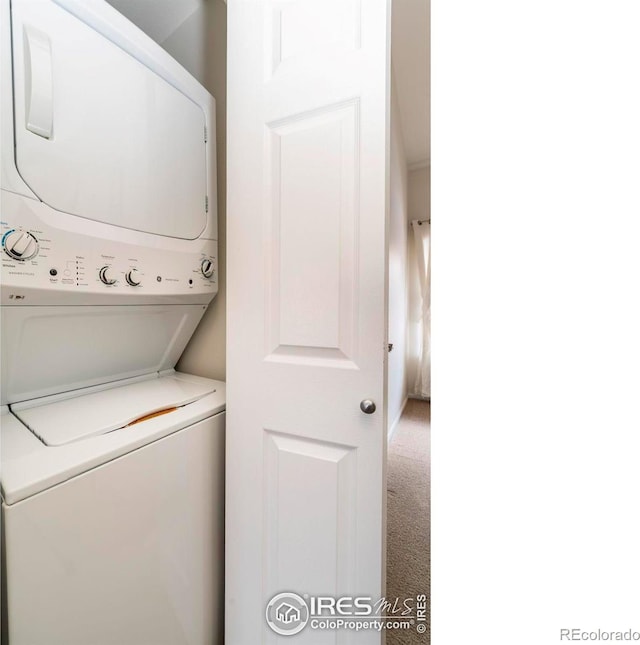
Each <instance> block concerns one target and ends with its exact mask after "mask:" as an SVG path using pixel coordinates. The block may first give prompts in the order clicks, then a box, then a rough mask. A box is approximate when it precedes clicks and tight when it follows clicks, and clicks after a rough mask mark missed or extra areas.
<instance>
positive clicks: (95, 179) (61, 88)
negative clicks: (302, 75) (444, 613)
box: [0, 0, 225, 645]
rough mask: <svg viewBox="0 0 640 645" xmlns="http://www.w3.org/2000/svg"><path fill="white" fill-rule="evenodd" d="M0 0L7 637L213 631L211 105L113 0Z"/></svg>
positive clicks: (219, 521)
mask: <svg viewBox="0 0 640 645" xmlns="http://www.w3.org/2000/svg"><path fill="white" fill-rule="evenodd" d="M0 1H1V15H0V17H1V21H2V22H1V24H0V30H1V36H2V41H1V47H2V51H1V66H2V68H1V74H2V77H1V80H0V84H1V92H2V95H1V131H0V134H1V159H2V193H1V195H2V202H1V208H2V211H1V216H0V226H1V232H0V235H1V238H2V251H1V252H0V253H1V255H2V274H1V299H2V318H1V324H2V326H1V329H0V332H1V356H0V358H1V361H2V372H1V384H0V385H1V397H2V400H1V404H2V417H1V430H0V439H1V443H0V450H1V460H2V462H1V463H2V470H1V484H2V570H3V574H2V583H3V588H2V608H3V612H2V633H3V643H8V645H162V644H166V645H180V644H189V645H205V644H206V645H210V644H211V643H216V642H221V639H222V636H221V624H222V590H223V577H222V570H223V561H224V553H223V522H224V510H223V500H224V492H223V489H224V409H225V391H224V383H222V382H219V381H212V380H209V379H205V378H200V377H197V376H192V375H188V374H183V373H179V372H176V371H175V370H174V367H175V364H176V362H177V360H178V359H179V357H180V355H181V354H182V351H183V349H184V347H185V345H186V344H187V342H188V341H189V339H190V337H191V335H192V334H193V332H194V330H195V329H196V326H197V325H198V323H199V321H200V320H201V318H202V316H203V314H204V312H205V310H206V308H207V306H208V304H209V303H210V302H211V300H212V298H213V297H214V296H215V294H216V292H217V289H218V283H217V275H218V273H217V257H218V253H217V215H216V201H217V200H216V187H215V180H214V178H215V103H214V99H213V98H212V97H211V96H210V95H209V94H208V93H207V92H206V90H205V89H204V88H203V87H202V86H201V85H200V84H199V83H198V82H197V81H195V80H194V79H193V78H192V77H191V76H190V75H189V74H188V73H187V72H186V71H185V70H184V69H183V68H182V67H181V66H180V65H178V63H176V62H175V61H174V60H173V59H172V58H171V57H170V56H169V55H168V54H167V53H166V52H165V51H164V50H162V49H161V48H160V47H159V46H158V45H157V44H155V43H154V42H153V41H151V40H150V39H149V38H148V37H146V36H145V35H144V34H143V33H142V32H141V31H140V30H138V29H137V28H136V27H135V26H133V25H132V24H131V23H129V22H128V21H127V20H126V19H125V18H124V17H123V16H121V15H120V14H119V13H118V12H117V11H115V10H114V9H113V8H112V7H110V6H109V5H108V4H106V2H104V1H102V0H11V1H9V0H0Z"/></svg>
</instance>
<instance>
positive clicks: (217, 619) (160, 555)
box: [2, 373, 225, 645]
mask: <svg viewBox="0 0 640 645" xmlns="http://www.w3.org/2000/svg"><path fill="white" fill-rule="evenodd" d="M134 381H136V382H133V383H131V382H130V383H128V384H126V385H122V384H120V385H118V386H116V387H112V388H110V389H107V390H100V388H98V390H99V391H97V392H94V393H92V394H83V395H82V396H79V397H77V398H69V399H65V398H62V399H58V400H56V401H53V402H51V401H49V402H47V403H44V404H43V405H39V402H36V405H35V407H24V408H23V407H21V406H17V407H18V408H20V409H18V410H15V406H14V411H15V414H12V413H11V412H8V411H6V410H5V412H4V413H3V415H2V488H3V509H2V511H3V524H4V533H5V544H6V563H5V570H4V573H5V576H6V585H7V598H6V602H7V618H8V625H7V627H8V630H7V631H8V636H9V640H8V642H9V643H10V644H11V645H27V644H28V645H144V644H148V645H165V644H166V645H178V644H183V643H184V644H187V643H188V644H190V645H191V644H197V645H204V644H211V643H221V642H222V633H221V631H222V605H223V603H222V598H223V563H224V544H223V535H222V527H223V522H224V401H225V398H224V384H223V383H220V382H217V381H211V380H208V379H202V378H198V377H194V376H187V375H182V374H179V373H167V374H164V375H161V376H156V377H151V378H144V379H142V380H136V379H134ZM194 397H197V398H196V399H195V400H193V401H192V402H190V403H186V404H185V403H184V401H189V400H191V399H193V398H194ZM53 398H54V399H55V398H56V397H53ZM145 404H146V405H145ZM167 404H170V405H171V406H182V407H178V409H177V410H175V411H173V412H171V413H167V414H163V415H160V416H157V417H155V418H151V419H148V420H146V421H144V422H141V423H137V424H134V425H131V426H129V427H126V426H125V428H124V429H120V430H113V431H109V430H108V429H109V428H110V427H112V426H113V425H118V426H120V425H121V424H122V423H123V422H125V421H126V419H128V418H129V417H130V416H131V414H130V413H131V412H133V411H136V413H139V412H141V411H143V410H144V409H146V410H148V411H149V412H150V413H151V412H153V410H154V409H156V408H157V407H161V408H162V409H166V406H167ZM109 411H111V413H110V412H109ZM23 423H24V424H27V425H29V427H31V428H33V429H34V432H37V433H38V434H39V435H40V437H41V438H43V439H44V440H46V441H47V443H44V441H43V440H42V439H41V438H39V437H38V436H36V435H35V434H34V433H33V432H30V431H29V430H28V429H27V427H25V425H23ZM83 431H84V432H85V433H86V435H85V436H82V432H83Z"/></svg>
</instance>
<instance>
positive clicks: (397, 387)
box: [387, 82, 408, 431]
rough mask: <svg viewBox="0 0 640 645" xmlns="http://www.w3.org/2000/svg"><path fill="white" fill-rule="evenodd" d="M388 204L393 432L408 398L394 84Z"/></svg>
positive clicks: (402, 202)
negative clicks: (389, 201)
mask: <svg viewBox="0 0 640 645" xmlns="http://www.w3.org/2000/svg"><path fill="white" fill-rule="evenodd" d="M390 164H391V169H390V170H391V177H390V181H391V185H390V189H391V190H390V192H391V204H390V213H389V342H390V343H393V351H392V352H390V353H389V362H388V370H387V388H388V422H389V431H393V428H394V427H395V424H396V423H397V421H398V419H399V417H400V414H401V413H402V408H403V407H404V403H405V401H406V398H407V378H406V337H407V233H408V228H407V165H406V161H405V151H404V145H403V136H402V127H401V124H400V113H399V109H398V101H397V98H396V90H395V83H394V82H392V84H391V157H390Z"/></svg>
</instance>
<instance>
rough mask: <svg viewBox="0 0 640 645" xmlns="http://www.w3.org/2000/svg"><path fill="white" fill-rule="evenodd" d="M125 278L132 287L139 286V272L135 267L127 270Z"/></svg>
mask: <svg viewBox="0 0 640 645" xmlns="http://www.w3.org/2000/svg"><path fill="white" fill-rule="evenodd" d="M124 277H125V280H126V281H127V282H128V283H129V284H130V285H131V286H132V287H138V286H140V282H141V280H140V274H139V273H138V271H137V270H136V269H131V270H130V271H127V273H126V275H125V276H124Z"/></svg>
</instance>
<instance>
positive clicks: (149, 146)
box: [12, 0, 207, 239]
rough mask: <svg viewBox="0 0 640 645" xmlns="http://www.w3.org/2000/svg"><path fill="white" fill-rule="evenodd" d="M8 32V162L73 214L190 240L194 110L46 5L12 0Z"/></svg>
mask: <svg viewBox="0 0 640 645" xmlns="http://www.w3.org/2000/svg"><path fill="white" fill-rule="evenodd" d="M108 11H114V12H115V10H112V9H111V8H110V7H108ZM103 13H106V10H105V12H103ZM116 15H117V14H116ZM12 30H13V72H14V84H15V97H14V101H15V118H16V123H15V130H16V132H15V137H16V142H15V143H16V164H17V168H18V171H19V172H20V174H21V176H22V177H23V179H24V180H25V181H26V183H27V184H28V185H29V186H30V187H31V189H32V190H33V191H34V193H36V195H37V196H38V197H39V198H40V199H41V200H42V201H43V202H45V203H46V204H48V205H49V206H51V207H52V208H54V209H56V210H59V211H63V212H66V213H70V214H73V215H78V216H81V217H84V218H88V219H92V220H97V221H100V222H105V223H108V224H113V225H116V226H121V227H125V228H130V229H134V230H138V231H144V232H148V233H156V234H158V235H166V236H171V237H177V238H184V239H195V238H197V237H198V236H199V235H200V234H201V233H202V232H203V230H204V229H205V225H206V210H205V209H206V206H205V196H206V192H207V191H206V157H205V116H204V112H203V111H202V109H201V107H200V106H199V105H197V104H196V103H195V102H194V101H192V100H191V99H190V98H189V97H187V96H186V95H185V94H183V93H182V92H180V91H178V90H177V89H176V88H175V87H173V86H172V85H171V84H170V83H168V82H167V81H166V80H165V79H164V78H162V77H160V76H159V75H158V74H156V73H155V72H153V71H151V70H150V69H149V68H148V67H146V66H145V65H144V64H142V63H141V62H140V61H138V60H137V59H136V58H134V57H133V56H131V55H130V54H129V53H127V52H126V51H125V50H124V49H122V48H121V47H120V46H118V45H116V44H114V43H113V42H111V41H110V40H109V39H107V38H106V37H105V36H103V35H102V34H101V33H99V32H98V31H96V30H94V29H93V28H92V27H91V26H89V25H88V24H85V23H84V22H82V21H81V20H80V19H78V18H77V17H75V16H74V15H72V14H71V13H69V12H67V11H66V10H65V9H63V8H61V7H60V6H58V5H56V4H54V3H53V2H52V1H51V0H14V2H13V3H12ZM135 33H136V34H138V35H139V38H140V39H141V41H143V44H144V46H145V48H146V49H147V50H148V51H149V50H151V51H153V50H154V48H157V49H158V50H159V51H161V50H160V47H159V46H158V45H156V44H155V43H153V42H152V41H150V40H148V39H147V37H146V36H145V35H144V34H143V33H142V32H135ZM147 40H148V42H147ZM162 54H164V52H162ZM185 73H186V72H185Z"/></svg>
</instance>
